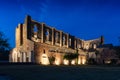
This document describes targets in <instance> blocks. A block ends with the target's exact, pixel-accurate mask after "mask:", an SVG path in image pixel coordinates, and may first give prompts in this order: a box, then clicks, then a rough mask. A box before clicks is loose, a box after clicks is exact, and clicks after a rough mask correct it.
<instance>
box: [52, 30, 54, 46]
mask: <svg viewBox="0 0 120 80" xmlns="http://www.w3.org/2000/svg"><path fill="white" fill-rule="evenodd" d="M54 44H55V29H54V28H52V45H54Z"/></svg>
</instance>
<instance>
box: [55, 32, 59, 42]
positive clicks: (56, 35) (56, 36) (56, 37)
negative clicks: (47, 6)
mask: <svg viewBox="0 0 120 80" xmlns="http://www.w3.org/2000/svg"><path fill="white" fill-rule="evenodd" d="M58 38H59V34H58V32H56V34H55V42H56V43H58V42H59V40H58Z"/></svg>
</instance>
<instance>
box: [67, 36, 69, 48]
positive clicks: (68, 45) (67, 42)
mask: <svg viewBox="0 0 120 80" xmlns="http://www.w3.org/2000/svg"><path fill="white" fill-rule="evenodd" d="M67 48H69V34H67Z"/></svg>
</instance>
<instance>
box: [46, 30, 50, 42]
mask: <svg viewBox="0 0 120 80" xmlns="http://www.w3.org/2000/svg"><path fill="white" fill-rule="evenodd" d="M45 36H46V40H47V41H49V30H48V29H47V30H46V32H45Z"/></svg>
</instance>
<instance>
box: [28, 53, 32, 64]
mask: <svg viewBox="0 0 120 80" xmlns="http://www.w3.org/2000/svg"><path fill="white" fill-rule="evenodd" d="M28 55H29V56H28V59H29V62H31V52H29V53H28Z"/></svg>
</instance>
